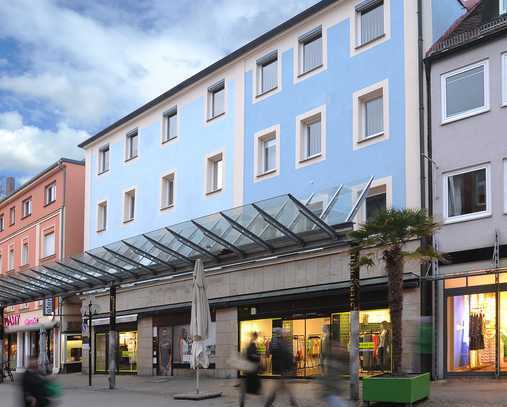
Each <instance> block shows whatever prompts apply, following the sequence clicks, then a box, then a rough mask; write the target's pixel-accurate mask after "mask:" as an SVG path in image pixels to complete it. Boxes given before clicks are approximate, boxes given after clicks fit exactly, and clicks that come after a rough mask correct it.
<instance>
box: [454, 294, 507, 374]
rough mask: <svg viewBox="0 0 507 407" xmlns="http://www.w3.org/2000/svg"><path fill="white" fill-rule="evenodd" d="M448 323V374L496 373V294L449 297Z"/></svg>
mask: <svg viewBox="0 0 507 407" xmlns="http://www.w3.org/2000/svg"><path fill="white" fill-rule="evenodd" d="M447 321H448V322H447V332H448V335H447V366H448V371H449V372H467V371H468V372H471V371H474V372H495V371H496V294H495V293H479V294H468V295H457V296H451V297H449V298H448V301H447ZM506 328H507V325H506Z"/></svg>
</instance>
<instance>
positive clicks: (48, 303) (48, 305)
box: [42, 298, 54, 316]
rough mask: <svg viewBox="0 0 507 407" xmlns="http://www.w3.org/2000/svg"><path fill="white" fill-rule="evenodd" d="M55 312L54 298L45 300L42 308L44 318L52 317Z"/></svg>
mask: <svg viewBox="0 0 507 407" xmlns="http://www.w3.org/2000/svg"><path fill="white" fill-rule="evenodd" d="M53 312H54V298H46V299H45V300H44V306H43V308H42V314H43V315H44V316H51V315H53Z"/></svg>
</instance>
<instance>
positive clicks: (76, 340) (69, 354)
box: [65, 335, 83, 364]
mask: <svg viewBox="0 0 507 407" xmlns="http://www.w3.org/2000/svg"><path fill="white" fill-rule="evenodd" d="M82 347H83V339H82V337H81V335H67V336H66V337H65V363H66V364H76V363H81V358H82Z"/></svg>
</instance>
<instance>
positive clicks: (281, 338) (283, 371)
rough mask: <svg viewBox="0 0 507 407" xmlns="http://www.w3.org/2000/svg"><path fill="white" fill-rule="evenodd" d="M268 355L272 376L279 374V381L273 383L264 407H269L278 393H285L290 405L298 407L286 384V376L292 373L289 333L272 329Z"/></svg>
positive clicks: (279, 329) (292, 364) (292, 363)
mask: <svg viewBox="0 0 507 407" xmlns="http://www.w3.org/2000/svg"><path fill="white" fill-rule="evenodd" d="M270 353H271V358H272V370H273V374H279V375H280V379H279V380H274V381H273V387H272V389H271V392H270V393H269V395H268V399H267V401H266V404H265V407H271V406H272V405H273V402H274V401H275V398H276V395H277V393H279V392H286V393H287V394H288V396H289V400H290V405H291V406H293V407H298V406H299V404H298V403H297V401H296V399H295V398H294V394H293V393H292V391H291V390H290V388H289V386H288V384H287V380H286V379H287V376H288V375H289V374H290V373H291V372H292V370H293V367H294V362H293V355H292V346H291V343H290V338H289V333H288V332H287V330H285V329H282V328H274V329H273V339H272V340H271V345H270Z"/></svg>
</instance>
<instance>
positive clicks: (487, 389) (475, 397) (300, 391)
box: [0, 374, 507, 407]
mask: <svg viewBox="0 0 507 407" xmlns="http://www.w3.org/2000/svg"><path fill="white" fill-rule="evenodd" d="M57 380H58V382H59V383H60V384H61V385H62V387H63V388H64V396H63V398H62V399H61V400H60V402H59V404H60V405H62V406H65V407H88V406H93V407H95V406H107V407H131V406H132V407H134V406H136V407H137V406H141V407H159V406H164V407H194V406H205V407H219V406H225V407H233V406H238V388H237V387H236V386H235V384H236V383H237V380H217V379H205V378H204V379H202V381H201V383H202V389H204V390H206V389H209V390H213V391H216V390H218V391H222V392H223V394H224V396H223V397H222V398H219V399H214V400H206V401H201V402H192V401H176V400H173V398H172V396H173V395H174V394H176V393H181V392H188V391H192V390H193V386H194V382H193V380H192V379H191V378H189V377H172V378H169V377H168V378H165V377H139V376H119V377H118V378H117V380H118V382H117V389H116V390H114V391H109V390H108V389H107V377H106V376H95V377H94V378H93V380H94V385H93V387H91V388H89V387H88V378H87V376H84V375H81V374H71V375H61V376H58V377H57ZM272 383H273V381H271V380H266V381H264V383H263V387H264V390H265V391H266V390H268V388H269V387H270V385H271V384H272ZM290 386H291V388H292V389H293V390H294V392H295V393H296V395H297V398H298V400H299V401H300V405H301V407H325V404H324V403H323V402H322V401H321V400H319V397H318V384H317V383H316V382H315V381H312V380H293V381H291V384H290ZM19 405H20V404H19V394H18V388H17V386H16V385H12V384H4V385H0V407H11V406H12V407H15V406H16V407H17V406H19ZM246 405H247V407H250V406H252V407H261V406H262V405H263V397H262V396H260V397H252V398H250V399H247V404H246ZM288 405H289V402H288V400H287V399H286V398H285V397H281V398H280V399H279V400H277V401H276V402H275V406H277V407H286V406H288ZM418 406H420V407H437V406H438V407H447V406H449V407H450V406H461V407H486V406H496V407H507V380H506V379H499V380H494V379H453V380H447V381H441V382H436V383H433V385H432V396H431V398H430V400H428V401H425V402H423V403H420V404H418Z"/></svg>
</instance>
